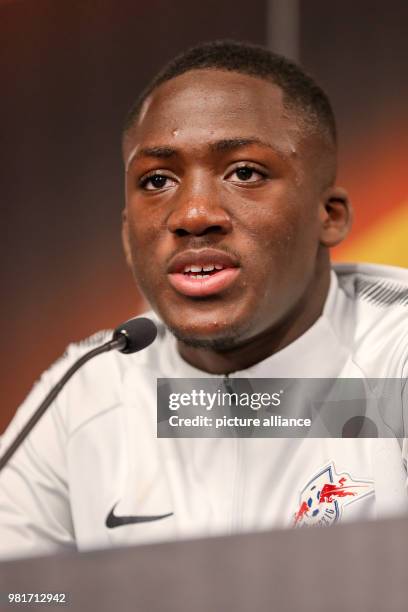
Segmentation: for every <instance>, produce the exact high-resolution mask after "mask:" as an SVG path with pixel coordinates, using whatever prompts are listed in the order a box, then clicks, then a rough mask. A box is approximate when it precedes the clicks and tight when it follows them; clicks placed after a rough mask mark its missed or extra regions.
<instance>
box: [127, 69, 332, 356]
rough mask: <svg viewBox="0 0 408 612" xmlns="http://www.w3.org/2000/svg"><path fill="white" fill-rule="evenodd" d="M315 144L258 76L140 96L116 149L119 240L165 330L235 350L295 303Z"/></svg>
mask: <svg viewBox="0 0 408 612" xmlns="http://www.w3.org/2000/svg"><path fill="white" fill-rule="evenodd" d="M317 141H318V137H317V136H316V135H314V136H313V135H309V136H306V135H305V132H304V128H302V125H301V123H300V121H299V119H297V118H296V115H295V114H294V112H293V111H289V110H287V109H286V108H285V107H284V106H283V102H282V92H281V90H280V88H279V87H277V86H276V85H273V84H272V83H269V82H267V81H264V80H262V79H259V78H255V77H251V76H247V75H242V74H239V73H233V72H226V71H219V70H199V71H190V72H187V73H185V74H183V75H181V76H179V77H177V78H174V79H172V80H170V81H167V82H166V83H164V84H162V85H161V86H160V87H158V88H157V89H156V90H154V91H153V93H152V94H151V95H150V96H149V97H148V99H147V100H146V102H145V103H144V105H143V108H142V111H141V113H140V117H139V119H138V122H137V123H136V125H135V126H134V127H133V128H132V130H131V132H130V134H129V136H128V138H127V139H126V142H125V146H124V154H125V163H126V165H127V174H126V212H125V220H124V243H125V250H126V253H127V256H128V260H129V261H130V262H131V266H132V268H133V272H134V275H135V278H136V280H137V282H138V284H139V286H140V288H141V290H142V292H143V293H144V295H145V297H146V298H147V300H148V301H149V302H150V304H151V305H152V307H153V309H154V310H155V311H156V312H157V313H158V314H159V315H160V317H161V318H162V319H163V320H164V322H165V323H166V324H167V325H168V326H169V327H170V329H172V330H173V332H174V333H175V334H176V335H177V337H179V338H181V339H183V340H184V341H186V342H188V343H193V344H194V343H196V345H202V346H210V345H211V346H218V347H220V348H222V347H223V346H224V347H228V346H233V345H234V344H235V345H239V344H240V343H246V342H248V340H250V339H251V338H253V337H255V336H258V335H259V334H262V333H264V332H265V331H267V330H270V329H272V328H273V327H274V326H275V325H277V324H279V322H280V321H282V320H283V319H284V318H285V317H286V316H287V315H288V313H290V312H291V311H293V310H295V309H296V306H297V304H298V303H299V302H300V301H301V300H302V297H303V296H304V295H305V293H306V291H307V289H308V288H310V284H311V283H312V282H313V278H314V277H315V275H316V270H317V265H318V264H317V260H318V254H319V249H321V245H320V238H319V237H320V232H321V218H322V215H321V212H322V210H321V209H322V206H323V204H322V198H323V195H322V194H323V191H324V185H323V179H322V176H321V174H322V173H321V168H317V166H319V163H320V162H319V161H318V158H319V154H318V153H317V150H318V149H319V143H318V142H317ZM326 187H327V185H326ZM191 267H192V269H191ZM201 268H203V269H204V271H201ZM206 268H207V270H206ZM196 269H200V273H198V274H197V272H196V271H195V270H196Z"/></svg>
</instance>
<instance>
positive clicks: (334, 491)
mask: <svg viewBox="0 0 408 612" xmlns="http://www.w3.org/2000/svg"><path fill="white" fill-rule="evenodd" d="M372 492H373V481H372V480H354V479H353V478H352V477H351V476H350V474H346V473H341V474H338V473H337V472H336V468H335V465H334V463H333V462H332V463H330V464H329V465H326V466H325V467H324V468H322V470H320V471H319V473H318V474H316V476H314V477H313V478H312V480H310V481H309V482H308V483H307V484H306V486H305V487H304V488H303V489H302V491H301V493H300V498H299V507H298V509H297V510H296V512H295V513H294V518H293V526H294V527H303V526H306V525H331V524H334V523H336V522H337V521H338V519H339V517H340V516H341V514H342V511H343V508H344V506H346V505H347V504H350V503H352V502H354V501H357V500H359V499H361V498H362V497H365V496H366V495H369V494H370V493H372Z"/></svg>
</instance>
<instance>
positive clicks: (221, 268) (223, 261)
mask: <svg viewBox="0 0 408 612" xmlns="http://www.w3.org/2000/svg"><path fill="white" fill-rule="evenodd" d="M239 274H240V267H239V261H238V259H237V258H236V257H235V256H233V255H230V254H229V253H226V252H225V251H222V250H219V249H213V248H206V249H199V250H197V249H196V250H194V249H190V250H186V251H182V252H180V253H178V254H176V255H175V256H174V257H173V258H172V260H171V262H170V265H169V267H168V270H167V278H168V280H169V283H170V284H171V285H172V287H173V288H174V289H175V290H176V291H177V292H178V293H182V294H183V295H188V296H190V297H205V296H208V295H214V294H217V293H220V292H221V291H224V290H225V289H227V288H228V287H230V286H231V285H232V283H233V282H234V281H235V279H236V278H237V276H238V275H239Z"/></svg>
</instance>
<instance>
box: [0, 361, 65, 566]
mask: <svg viewBox="0 0 408 612" xmlns="http://www.w3.org/2000/svg"><path fill="white" fill-rule="evenodd" d="M67 361H68V360H67V359H64V360H61V361H60V362H57V364H55V365H54V366H53V367H52V368H51V369H50V370H49V371H48V372H46V373H45V374H44V375H43V376H42V378H41V379H40V381H39V382H37V384H36V385H35V387H34V388H33V390H32V391H31V393H30V394H29V396H28V397H27V399H26V400H25V402H24V403H23V404H22V405H21V406H20V408H19V410H18V411H17V414H16V415H15V417H14V419H13V420H12V422H11V424H10V425H9V427H8V429H7V430H6V432H5V434H4V435H3V436H2V438H1V444H0V454H1V455H2V454H3V453H4V452H5V450H6V449H7V448H8V447H9V445H10V443H11V441H12V440H14V438H15V436H16V435H17V433H18V432H19V431H20V430H21V429H22V427H23V426H24V425H25V423H26V422H27V420H28V419H29V417H30V416H31V415H32V413H33V412H34V410H35V409H36V408H37V406H38V405H39V404H40V403H41V401H42V400H43V399H44V398H45V396H46V395H47V393H48V391H49V390H50V389H51V387H52V386H53V384H54V383H55V382H56V381H57V380H58V378H59V377H60V376H61V375H62V374H63V372H65V370H66V369H67V367H68V365H69V364H68V365H67ZM66 438H67V436H66V429H65V426H64V419H63V415H62V413H61V412H59V410H58V399H57V400H56V401H55V402H54V403H53V404H52V405H51V406H50V407H49V408H48V410H47V412H46V413H45V414H44V415H43V416H42V418H41V419H40V421H39V422H38V423H37V424H36V425H35V427H34V429H33V430H32V431H31V433H30V434H29V436H28V438H26V440H25V441H24V442H23V444H22V446H20V448H19V449H18V450H17V451H16V453H15V454H14V456H13V457H12V458H11V459H10V462H9V463H8V464H7V465H6V467H5V468H4V469H3V470H2V472H0V559H6V558H11V557H23V556H30V555H38V554H46V553H51V552H56V551H57V550H64V549H65V550H66V549H72V548H75V539H74V529H73V525H72V519H71V513H70V503H69V491H68V482H67V465H66V453H65V448H66Z"/></svg>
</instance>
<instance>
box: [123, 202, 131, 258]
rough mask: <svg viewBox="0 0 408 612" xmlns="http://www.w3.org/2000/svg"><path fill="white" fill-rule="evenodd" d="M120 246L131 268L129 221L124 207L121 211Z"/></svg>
mask: <svg viewBox="0 0 408 612" xmlns="http://www.w3.org/2000/svg"><path fill="white" fill-rule="evenodd" d="M122 246H123V251H124V253H125V259H126V263H127V265H128V266H129V268H130V269H132V256H131V250H130V241H129V223H128V218H127V211H126V208H124V209H123V211H122Z"/></svg>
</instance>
